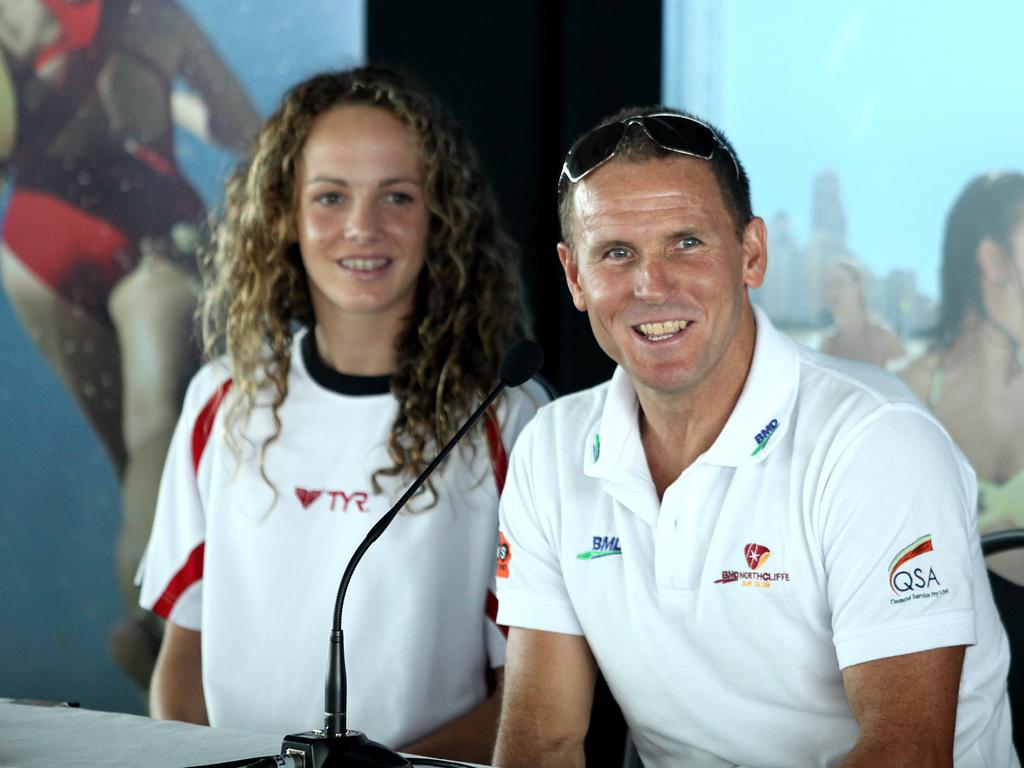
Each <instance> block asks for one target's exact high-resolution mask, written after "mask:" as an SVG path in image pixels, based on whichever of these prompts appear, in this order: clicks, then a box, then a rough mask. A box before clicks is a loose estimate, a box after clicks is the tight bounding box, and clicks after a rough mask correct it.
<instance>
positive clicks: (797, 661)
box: [498, 310, 1018, 768]
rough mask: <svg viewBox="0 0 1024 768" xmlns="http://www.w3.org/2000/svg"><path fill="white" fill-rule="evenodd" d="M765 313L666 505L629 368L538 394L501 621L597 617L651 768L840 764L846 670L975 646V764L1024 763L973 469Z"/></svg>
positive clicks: (920, 418) (846, 732)
mask: <svg viewBox="0 0 1024 768" xmlns="http://www.w3.org/2000/svg"><path fill="white" fill-rule="evenodd" d="M755 312H756V319H757V342H756V348H755V352H754V359H753V363H752V366H751V370H750V374H749V376H748V378H747V381H746V383H745V386H744V389H743V392H742V394H741V396H740V399H739V401H738V402H737V404H736V407H735V409H734V410H733V412H732V414H731V415H730V417H729V420H728V422H727V423H726V425H725V427H724V428H723V430H722V432H721V434H720V435H719V436H718V438H717V439H716V440H715V442H714V444H713V445H712V446H711V447H710V448H709V449H708V450H707V451H706V452H705V453H704V454H703V455H701V456H700V457H699V458H698V459H697V460H696V461H695V462H694V463H693V464H692V465H691V466H689V467H688V468H687V469H686V470H685V471H684V472H683V473H682V474H681V475H680V476H679V478H677V479H676V481H675V482H673V483H672V484H671V485H670V486H669V487H668V489H667V490H666V491H665V493H664V495H663V498H662V500H661V502H660V503H659V501H658V497H657V493H656V491H655V488H654V485H653V483H652V481H651V476H650V472H649V470H648V466H647V462H646V459H645V456H644V451H643V447H642V445H641V443H640V439H639V427H638V403H637V399H636V394H635V391H634V390H633V387H632V384H631V382H630V380H629V377H628V376H627V375H626V374H625V373H624V372H623V371H622V370H621V369H619V370H617V371H616V372H615V374H614V375H613V377H612V379H611V381H610V382H608V383H606V384H604V385H602V386H599V387H597V388H595V389H592V390H589V391H586V392H582V393H579V394H577V395H573V396H570V397H566V398H562V399H560V400H558V401H557V402H555V403H554V404H552V405H550V406H546V407H545V408H542V409H541V411H540V412H539V413H538V414H537V416H536V418H535V419H534V420H533V421H532V422H531V423H530V424H529V425H528V427H527V429H526V430H525V431H524V432H523V434H522V435H521V436H520V439H519V442H518V443H517V445H516V449H515V451H514V452H513V454H512V460H511V466H510V471H509V479H508V485H507V486H506V489H505V493H504V495H503V497H502V503H501V531H502V537H503V538H502V550H501V551H499V564H498V576H499V578H498V595H499V598H500V605H501V608H500V610H499V614H498V620H499V621H500V622H501V623H502V624H506V625H509V626H517V627H526V628H531V629H539V630H546V631H551V632H560V633H566V634H577V635H580V634H582V635H585V636H586V639H587V642H588V643H589V645H590V648H591V650H592V651H593V653H594V656H595V658H596V659H597V662H598V665H599V666H600V668H601V671H602V673H603V674H604V676H605V678H606V679H607V680H608V683H609V686H610V688H611V690H612V693H613V694H614V696H615V698H616V700H617V701H618V702H619V704H620V706H621V707H622V709H623V712H624V715H625V717H626V720H627V722H628V724H629V727H630V730H631V732H632V734H633V736H634V739H635V741H636V745H637V748H638V751H639V752H640V755H641V757H642V758H643V760H644V764H645V765H647V766H649V767H657V766H666V767H667V766H680V765H686V766H702V767H703V766H709V767H710V766H714V767H715V768H718V767H719V766H731V765H742V766H760V767H761V768H769V767H771V766H777V767H778V768H792V767H793V766H801V767H810V766H835V765H838V764H839V763H840V762H841V760H842V759H843V756H844V755H845V754H846V753H847V752H848V751H849V750H850V749H851V748H852V747H853V745H854V743H855V742H856V739H857V735H858V730H857V725H856V722H855V721H854V719H853V717H852V715H851V713H850V710H849V706H848V703H847V699H846V696H845V694H844V690H843V682H842V676H841V673H840V670H841V669H843V668H845V667H847V666H850V665H853V664H858V663H861V662H865V661H870V660H873V659H879V658H883V657H887V656H894V655H899V654H905V653H911V652H915V651H921V650H926V649H929V648H936V647H942V646H952V645H967V646H969V648H968V649H967V652H966V658H965V662H964V671H963V678H962V682H961V687H960V702H959V709H958V713H957V724H956V744H955V754H956V765H957V766H958V767H959V768H965V767H966V766H972V767H973V766H989V767H992V766H998V767H999V768H1006V767H1007V766H1017V765H1018V762H1017V758H1016V756H1015V755H1014V753H1013V748H1012V746H1011V743H1010V739H1011V736H1010V730H1011V724H1010V717H1009V707H1008V703H1007V698H1006V674H1007V669H1008V664H1009V651H1008V647H1007V641H1006V636H1005V633H1004V631H1003V628H1002V624H1001V623H1000V620H999V617H998V614H997V613H996V609H995V606H994V604H993V601H992V597H991V593H990V590H989V583H988V579H987V575H986V571H985V565H984V562H983V560H982V556H981V550H980V545H979V540H978V533H977V525H976V522H975V515H976V512H975V499H976V487H975V480H974V474H973V472H972V471H971V469H970V467H969V466H968V465H967V463H966V461H965V460H964V458H963V456H962V455H961V454H960V452H959V451H958V450H957V448H956V447H955V446H954V445H953V443H952V441H951V440H950V439H949V438H948V436H947V435H946V434H945V432H944V431H943V429H942V427H941V426H939V424H938V423H937V422H936V421H935V420H934V419H933V418H932V416H931V415H929V414H928V413H927V412H926V411H925V410H924V409H923V408H922V407H921V406H920V405H919V404H918V403H917V402H916V400H914V397H913V395H912V394H910V392H909V390H907V389H906V388H905V387H904V386H903V385H902V384H901V383H900V382H899V381H898V380H897V379H895V378H894V377H892V376H890V375H889V374H886V373H885V372H883V371H881V370H880V369H877V368H873V367H871V366H866V365H863V364H859V363H852V362H846V361H840V360H837V359H833V358H830V357H826V356H824V355H820V354H817V353H815V352H813V351H811V350H809V349H806V348H802V347H797V346H796V345H795V344H793V343H792V342H791V341H790V340H789V339H787V338H786V337H785V336H783V335H782V334H781V333H779V332H778V331H777V330H775V329H774V328H773V327H772V326H771V324H770V322H769V321H768V320H767V318H766V317H765V316H764V315H763V313H761V312H760V311H759V310H755ZM502 555H504V557H502ZM921 725H922V727H927V723H924V722H922V724H921Z"/></svg>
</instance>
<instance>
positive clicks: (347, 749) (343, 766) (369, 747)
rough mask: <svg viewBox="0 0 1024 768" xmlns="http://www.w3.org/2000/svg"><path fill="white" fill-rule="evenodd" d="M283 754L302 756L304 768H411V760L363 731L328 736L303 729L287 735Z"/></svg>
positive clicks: (282, 746) (282, 748)
mask: <svg viewBox="0 0 1024 768" xmlns="http://www.w3.org/2000/svg"><path fill="white" fill-rule="evenodd" d="M281 753H282V754H283V755H285V756H286V757H289V756H290V757H295V758H300V757H301V759H302V763H301V766H302V768H407V767H408V768H411V766H412V763H410V762H409V761H408V760H406V759H405V758H404V757H402V756H401V755H399V754H398V753H397V752H394V751H392V750H390V749H388V748H387V747H385V746H384V745H383V744H378V743H377V742H376V741H370V739H368V738H366V734H364V733H362V732H361V731H346V732H345V735H344V736H328V735H327V734H326V733H324V732H323V731H304V732H303V733H293V734H291V735H289V736H285V737H284V741H283V742H282V744H281Z"/></svg>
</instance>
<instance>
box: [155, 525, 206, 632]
mask: <svg viewBox="0 0 1024 768" xmlns="http://www.w3.org/2000/svg"><path fill="white" fill-rule="evenodd" d="M205 546H206V545H205V544H204V543H200V544H199V545H198V546H197V547H196V548H195V549H193V550H192V553H191V554H190V555H189V556H188V559H187V560H186V561H185V564H184V565H183V566H182V567H181V570H179V571H178V572H177V573H176V574H174V577H173V578H172V579H171V581H170V583H169V584H168V585H167V589H165V590H164V593H163V594H162V595H160V598H159V599H158V600H157V601H156V603H155V604H154V605H153V613H155V614H157V615H158V616H161V617H163V618H165V619H167V618H169V617H170V615H171V609H172V608H174V604H175V603H176V602H178V598H179V597H181V595H182V593H184V591H185V590H186V589H188V588H189V587H191V586H192V585H193V584H195V583H196V582H197V581H199V580H200V579H201V578H203V552H204V549H205Z"/></svg>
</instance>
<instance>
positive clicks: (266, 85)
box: [0, 0, 365, 712]
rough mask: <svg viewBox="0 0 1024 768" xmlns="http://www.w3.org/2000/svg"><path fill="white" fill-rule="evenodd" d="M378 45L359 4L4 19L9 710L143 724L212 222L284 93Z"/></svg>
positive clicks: (1, 447) (3, 604) (31, 12)
mask: <svg viewBox="0 0 1024 768" xmlns="http://www.w3.org/2000/svg"><path fill="white" fill-rule="evenodd" d="M364 41H365V8H364V4H363V2H362V0H351V1H346V2H339V1H338V0H332V1H331V2H326V0H295V1H294V2H289V3H284V4H282V3H279V2H275V1H274V0H241V1H240V2H234V3H226V2H207V1H206V0H17V2H13V1H12V2H4V3H3V4H2V5H0V169H2V171H3V180H4V185H5V189H4V192H3V197H2V199H0V215H2V219H3V252H2V255H0V259H2V262H0V263H2V269H3V287H4V292H3V298H0V345H2V348H3V349H4V350H5V355H4V357H5V361H6V365H5V369H4V371H3V373H2V374H0V414H2V415H0V455H2V456H3V462H2V465H0V487H2V488H3V489H4V502H3V504H2V505H0V578H2V581H3V587H4V589H3V592H4V597H3V599H2V600H0V696H5V697H12V698H18V697H25V698H37V699H38V698H42V699H54V700H62V701H63V700H74V701H79V702H81V703H82V704H83V706H87V707H91V708H99V709H113V710H123V711H133V712H142V711H144V703H143V698H142V697H141V696H140V695H139V693H140V689H141V688H142V687H144V684H145V682H146V678H147V675H148V670H149V667H150V665H151V663H152V655H153V653H154V651H155V649H156V648H157V647H158V643H159V634H160V627H159V625H158V624H157V623H156V622H154V621H153V620H152V619H151V618H149V617H147V616H146V615H145V614H143V613H141V612H139V611H138V610H136V609H135V608H134V607H133V606H134V604H135V600H136V593H135V588H134V586H133V585H132V579H133V576H134V572H135V570H136V568H137V566H138V561H139V558H140V557H141V554H142V550H143V548H144V547H145V543H146V540H147V538H148V532H149V524H150V518H151V515H152V509H153V504H154V500H155V496H156V491H157V487H158V484H159V477H160V471H161V467H162V463H163V458H164V454H165V452H166V447H167V442H168V440H169V439H170V434H171V431H172V430H173V427H174V423H175V422H176V419H177V410H178V407H179V405H180V399H181V396H182V394H183V392H184V387H185V386H186V385H187V382H188V380H189V378H190V377H191V375H192V373H193V372H194V371H195V369H196V366H197V365H198V362H199V356H198V353H197V349H196V344H195V340H194V338H193V336H192V333H191V332H192V328H193V319H192V318H193V313H194V310H195V307H196V298H197V295H198V291H197V289H198V270H197V263H196V259H197V251H198V249H199V248H200V247H201V246H202V244H203V242H204V239H205V238H206V236H207V230H208V227H207V226H206V224H207V220H208V217H209V213H210V212H211V211H213V210H215V209H216V207H217V205H218V203H219V200H220V196H221V189H222V186H223V182H224V179H225V177H226V176H227V174H228V173H230V171H231V170H232V169H233V168H234V166H235V165H236V163H237V162H238V160H239V158H240V157H242V156H243V155H244V154H245V152H246V150H247V147H248V145H249V142H250V140H251V138H252V136H253V135H254V134H255V132H256V131H257V130H258V128H259V126H260V124H261V122H262V119H263V118H264V117H265V116H266V115H267V114H268V113H269V111H270V110H271V109H272V108H273V107H274V105H275V104H276V103H277V102H278V100H279V99H280V97H281V95H282V93H283V92H284V90H285V89H286V88H287V87H289V86H290V85H292V84H293V83H295V82H297V81H298V80H301V79H302V78H304V77H306V76H308V75H310V74H312V73H314V72H316V71H318V70H322V69H328V68H341V67H347V66H351V65H354V64H358V63H360V62H361V61H362V60H363V59H364V49H365V42H364ZM133 681H134V682H135V686H133V685H132V682H133Z"/></svg>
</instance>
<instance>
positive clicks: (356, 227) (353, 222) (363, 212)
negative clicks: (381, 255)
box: [345, 200, 377, 243]
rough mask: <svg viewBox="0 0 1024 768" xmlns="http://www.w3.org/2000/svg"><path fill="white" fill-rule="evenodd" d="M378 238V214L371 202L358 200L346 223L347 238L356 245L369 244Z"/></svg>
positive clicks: (350, 210) (351, 209)
mask: <svg viewBox="0 0 1024 768" xmlns="http://www.w3.org/2000/svg"><path fill="white" fill-rule="evenodd" d="M376 236H377V212H376V211H375V210H374V207H373V204H372V202H370V201H360V200H356V201H355V202H354V203H353V205H352V207H351V208H350V209H349V215H348V219H347V220H346V222H345V238H346V239H348V240H351V241H352V242H354V243H369V242H372V241H373V240H374V238H376Z"/></svg>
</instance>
